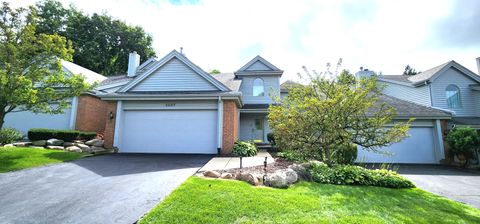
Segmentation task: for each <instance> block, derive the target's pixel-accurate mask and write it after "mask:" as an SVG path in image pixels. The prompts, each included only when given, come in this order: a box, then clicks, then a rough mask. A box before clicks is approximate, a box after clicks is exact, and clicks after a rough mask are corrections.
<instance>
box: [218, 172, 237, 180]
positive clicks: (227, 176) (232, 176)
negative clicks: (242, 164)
mask: <svg viewBox="0 0 480 224" xmlns="http://www.w3.org/2000/svg"><path fill="white" fill-rule="evenodd" d="M220 178H222V179H235V176H234V175H233V174H231V173H222V175H220Z"/></svg>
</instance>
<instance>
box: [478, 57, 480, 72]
mask: <svg viewBox="0 0 480 224" xmlns="http://www.w3.org/2000/svg"><path fill="white" fill-rule="evenodd" d="M477 69H478V75H480V57H478V58H477Z"/></svg>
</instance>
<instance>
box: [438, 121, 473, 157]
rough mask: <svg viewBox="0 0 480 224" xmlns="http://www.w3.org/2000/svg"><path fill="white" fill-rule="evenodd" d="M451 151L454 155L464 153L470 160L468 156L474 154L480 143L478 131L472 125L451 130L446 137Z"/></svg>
mask: <svg viewBox="0 0 480 224" xmlns="http://www.w3.org/2000/svg"><path fill="white" fill-rule="evenodd" d="M446 141H447V144H448V146H450V151H451V152H452V153H453V154H454V155H461V154H463V155H464V156H465V157H466V158H467V161H468V158H471V157H472V156H473V153H474V152H475V150H476V149H477V148H478V145H479V144H480V139H479V136H478V133H477V131H475V129H473V128H470V127H461V128H455V129H453V130H452V131H450V132H449V133H448V135H447V138H446Z"/></svg>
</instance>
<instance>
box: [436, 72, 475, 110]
mask: <svg viewBox="0 0 480 224" xmlns="http://www.w3.org/2000/svg"><path fill="white" fill-rule="evenodd" d="M450 84H454V85H456V86H458V88H459V89H460V100H461V104H462V106H461V108H448V107H447V99H446V95H445V89H446V88H447V86H448V85H450ZM471 84H477V83H476V82H475V81H474V80H473V79H471V78H470V77H468V76H466V75H464V74H462V73H460V71H458V70H456V69H455V68H450V69H448V70H446V71H445V72H444V73H443V74H440V76H439V77H438V78H437V79H435V80H434V81H433V82H432V84H431V88H432V96H433V106H434V107H439V108H444V109H448V110H452V111H455V116H459V117H468V116H476V115H478V112H477V111H476V109H477V106H476V105H477V103H478V100H476V98H475V93H474V91H472V90H471V89H470V85H471Z"/></svg>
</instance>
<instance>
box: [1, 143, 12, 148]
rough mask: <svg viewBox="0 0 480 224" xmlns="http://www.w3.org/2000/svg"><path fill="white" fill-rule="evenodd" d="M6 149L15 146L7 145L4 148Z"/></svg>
mask: <svg viewBox="0 0 480 224" xmlns="http://www.w3.org/2000/svg"><path fill="white" fill-rule="evenodd" d="M3 147H4V148H11V147H15V146H14V145H13V144H6V145H4V146H3Z"/></svg>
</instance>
